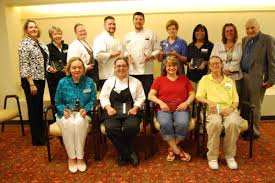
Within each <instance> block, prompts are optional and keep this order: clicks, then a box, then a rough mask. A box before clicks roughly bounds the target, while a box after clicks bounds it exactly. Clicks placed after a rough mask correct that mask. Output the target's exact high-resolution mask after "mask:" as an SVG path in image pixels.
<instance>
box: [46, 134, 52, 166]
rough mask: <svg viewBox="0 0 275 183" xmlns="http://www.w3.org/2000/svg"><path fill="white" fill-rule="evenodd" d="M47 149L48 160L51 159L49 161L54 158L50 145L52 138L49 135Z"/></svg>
mask: <svg viewBox="0 0 275 183" xmlns="http://www.w3.org/2000/svg"><path fill="white" fill-rule="evenodd" d="M47 150H48V160H49V162H51V161H52V158H51V147H50V139H49V137H47Z"/></svg>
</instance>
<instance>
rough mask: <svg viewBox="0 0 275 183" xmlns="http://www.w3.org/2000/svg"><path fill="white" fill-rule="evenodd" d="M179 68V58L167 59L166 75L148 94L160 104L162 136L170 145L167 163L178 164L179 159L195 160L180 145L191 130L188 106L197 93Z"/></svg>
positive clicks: (158, 80) (159, 118)
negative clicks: (175, 161) (173, 162)
mask: <svg viewBox="0 0 275 183" xmlns="http://www.w3.org/2000/svg"><path fill="white" fill-rule="evenodd" d="M179 67H180V64H179V61H178V60H177V59H176V58H174V57H166V59H165V63H164V76H160V77H158V78H157V79H156V80H155V81H154V83H153V84H152V87H151V90H150V92H149V95H148V99H149V100H151V101H152V102H154V103H155V104H157V105H156V111H157V120H158V122H159V124H160V133H161V136H162V138H163V140H165V141H166V142H167V143H168V145H169V148H168V155H167V158H166V160H167V161H174V159H175V158H176V156H178V157H179V158H180V159H181V160H182V161H190V160H191V157H190V155H189V154H188V153H186V152H184V151H183V150H182V149H181V147H180V146H179V145H178V144H179V143H180V142H181V141H183V140H184V138H185V135H186V133H187V131H188V123H189V119H190V111H189V108H188V106H189V105H190V104H191V103H192V102H193V100H194V98H195V92H194V91H193V89H192V85H191V83H190V82H189V81H188V79H187V78H186V77H185V76H184V75H180V74H179ZM172 121H173V122H172Z"/></svg>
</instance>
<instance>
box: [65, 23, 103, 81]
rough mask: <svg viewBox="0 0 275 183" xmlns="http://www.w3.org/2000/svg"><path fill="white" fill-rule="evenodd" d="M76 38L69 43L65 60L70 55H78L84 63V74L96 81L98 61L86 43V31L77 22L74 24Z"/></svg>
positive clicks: (70, 56)
mask: <svg viewBox="0 0 275 183" xmlns="http://www.w3.org/2000/svg"><path fill="white" fill-rule="evenodd" d="M74 32H75V35H76V39H75V40H74V41H73V42H72V43H71V44H70V45H69V49H68V56H67V60H69V59H70V58H72V57H80V58H81V59H82V60H83V61H84V63H85V64H86V68H87V72H86V76H89V77H90V78H92V79H93V80H94V82H95V83H97V82H98V63H97V61H96V60H94V56H93V50H92V48H91V47H90V45H89V44H88V43H87V41H86V39H87V31H86V29H85V27H84V25H83V24H80V23H77V24H75V26H74Z"/></svg>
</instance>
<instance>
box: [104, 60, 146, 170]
mask: <svg viewBox="0 0 275 183" xmlns="http://www.w3.org/2000/svg"><path fill="white" fill-rule="evenodd" d="M114 71H115V75H114V76H112V77H111V78H109V79H108V80H106V81H105V83H104V85H103V87H102V90H101V92H100V103H101V106H102V108H103V109H104V113H103V120H104V125H105V128H106V132H107V136H108V137H109V138H110V140H111V141H112V143H113V144H114V145H115V147H116V149H117V150H118V153H119V155H118V158H117V161H118V164H119V165H125V164H127V163H131V164H132V165H134V166H135V165H137V164H138V163H139V160H138V157H137V155H136V153H135V151H134V148H133V143H134V139H135V137H136V135H137V133H138V132H139V124H140V122H141V116H140V115H138V114H139V110H140V108H141V105H142V104H143V102H144V101H145V94H144V90H143V87H142V84H141V82H140V81H139V80H138V79H136V78H134V77H132V76H129V74H128V71H129V63H128V61H127V60H126V59H125V58H118V59H116V60H115V61H114Z"/></svg>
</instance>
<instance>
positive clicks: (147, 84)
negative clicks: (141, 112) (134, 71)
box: [131, 74, 154, 122]
mask: <svg viewBox="0 0 275 183" xmlns="http://www.w3.org/2000/svg"><path fill="white" fill-rule="evenodd" d="M131 76H133V77H135V78H137V79H138V80H140V82H141V83H142V86H143V89H144V93H145V96H146V99H145V105H146V106H145V107H146V116H145V118H146V119H145V120H146V122H149V121H150V101H149V100H148V93H149V91H150V89H151V85H152V84H153V82H154V76H153V74H148V75H131Z"/></svg>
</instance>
